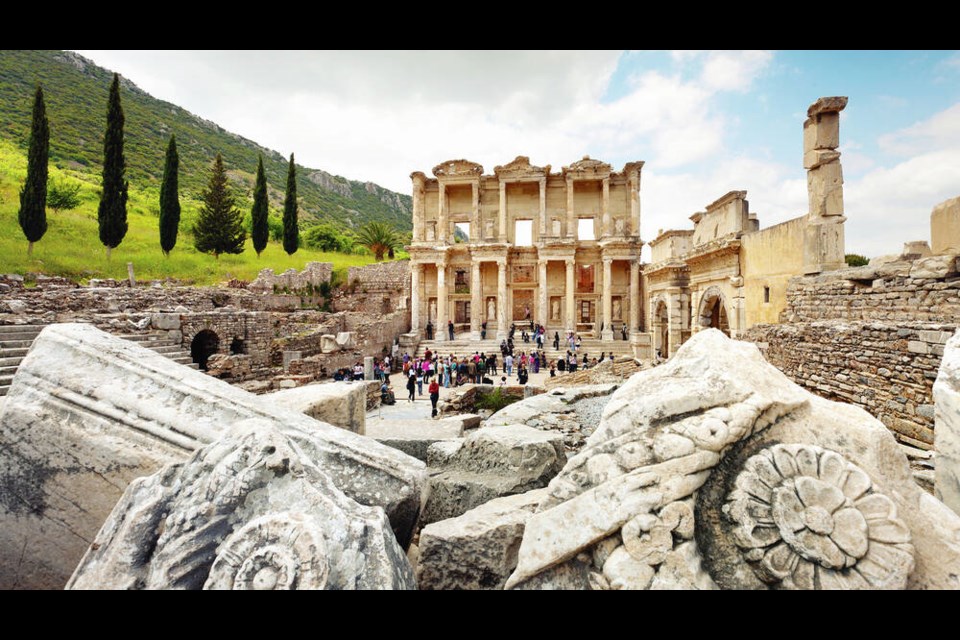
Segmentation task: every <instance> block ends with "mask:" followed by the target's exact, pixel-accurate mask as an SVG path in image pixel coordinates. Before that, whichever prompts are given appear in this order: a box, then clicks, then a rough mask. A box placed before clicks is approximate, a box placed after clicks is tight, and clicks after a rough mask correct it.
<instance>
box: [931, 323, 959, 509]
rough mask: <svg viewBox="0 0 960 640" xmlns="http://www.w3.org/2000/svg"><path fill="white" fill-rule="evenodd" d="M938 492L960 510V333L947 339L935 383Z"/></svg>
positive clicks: (941, 497) (948, 504)
mask: <svg viewBox="0 0 960 640" xmlns="http://www.w3.org/2000/svg"><path fill="white" fill-rule="evenodd" d="M933 401H934V416H935V420H936V428H935V429H934V431H933V433H934V437H935V441H934V444H935V446H936V450H937V468H936V485H935V487H936V494H937V497H938V498H939V499H941V500H943V503H944V504H945V505H947V506H948V507H950V508H951V509H953V510H954V512H956V513H960V333H957V334H954V336H953V337H952V338H950V339H949V340H948V341H947V344H946V345H945V347H944V350H943V360H941V362H940V371H939V373H938V374H937V381H936V382H934V383H933Z"/></svg>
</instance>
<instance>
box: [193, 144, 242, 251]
mask: <svg viewBox="0 0 960 640" xmlns="http://www.w3.org/2000/svg"><path fill="white" fill-rule="evenodd" d="M246 239H247V231H246V229H244V228H243V214H242V213H241V212H240V209H238V208H237V207H236V201H235V200H234V198H233V195H232V194H231V193H230V187H229V186H228V185H227V172H226V170H224V168H223V158H222V157H221V156H220V154H219V153H218V154H217V157H216V158H215V159H214V161H213V172H212V173H211V174H210V182H208V183H207V188H206V190H205V191H204V192H203V206H202V207H200V213H199V215H198V216H197V222H196V224H195V225H194V227H193V244H194V246H195V247H196V248H197V251H200V252H202V253H212V254H213V255H214V257H216V258H217V259H218V260H219V259H220V254H221V253H243V243H244V242H245V241H246Z"/></svg>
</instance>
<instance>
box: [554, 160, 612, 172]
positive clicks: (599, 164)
mask: <svg viewBox="0 0 960 640" xmlns="http://www.w3.org/2000/svg"><path fill="white" fill-rule="evenodd" d="M611 170H612V168H611V167H610V165H609V164H607V163H606V162H603V161H602V160H594V159H593V158H591V157H590V156H583V159H581V160H577V161H576V162H573V163H571V164H570V166H567V167H564V168H563V174H564V175H566V174H568V173H573V174H576V175H578V176H583V177H605V176H609V175H610V172H611Z"/></svg>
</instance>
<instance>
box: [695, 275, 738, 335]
mask: <svg viewBox="0 0 960 640" xmlns="http://www.w3.org/2000/svg"><path fill="white" fill-rule="evenodd" d="M697 317H698V318H699V320H700V322H699V326H700V328H701V329H710V328H713V329H720V331H722V332H723V333H724V335H727V336H729V335H730V316H729V314H728V313H727V303H726V299H725V298H724V295H723V292H722V291H720V289H718V288H717V287H710V288H709V289H707V290H706V291H705V292H704V293H703V296H702V297H701V298H700V309H699V310H698V312H697Z"/></svg>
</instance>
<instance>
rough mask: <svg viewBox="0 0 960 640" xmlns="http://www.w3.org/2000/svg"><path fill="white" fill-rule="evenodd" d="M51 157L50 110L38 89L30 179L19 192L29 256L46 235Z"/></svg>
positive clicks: (31, 131)
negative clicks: (48, 177)
mask: <svg viewBox="0 0 960 640" xmlns="http://www.w3.org/2000/svg"><path fill="white" fill-rule="evenodd" d="M49 155H50V127H49V126H48V123H47V107H46V105H44V103H43V89H41V88H40V86H39V85H37V92H36V94H35V95H34V97H33V124H32V126H31V127H30V150H29V152H28V154H27V179H26V181H25V182H24V183H23V188H22V189H21V190H20V212H19V213H18V215H17V218H18V219H19V221H20V228H21V229H23V235H25V236H26V237H27V241H28V242H29V243H30V244H28V245H27V255H31V254H32V253H33V243H34V242H39V240H40V238H42V237H43V234H45V233H46V232H47V159H48V157H49Z"/></svg>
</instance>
